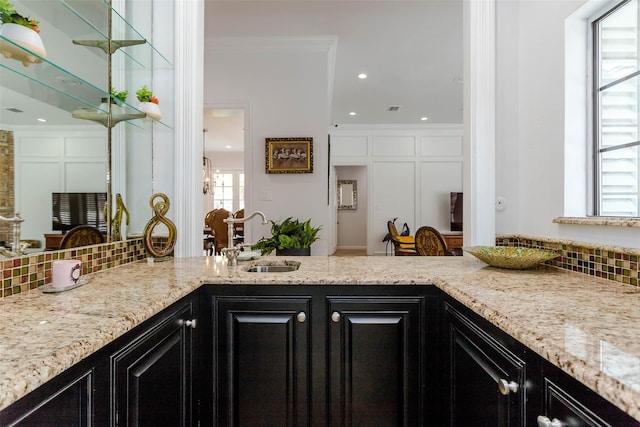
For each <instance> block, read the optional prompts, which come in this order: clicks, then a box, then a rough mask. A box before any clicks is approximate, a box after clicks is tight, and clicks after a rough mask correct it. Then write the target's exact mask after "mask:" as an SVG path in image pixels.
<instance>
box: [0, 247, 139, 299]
mask: <svg viewBox="0 0 640 427" xmlns="http://www.w3.org/2000/svg"><path fill="white" fill-rule="evenodd" d="M146 256H147V255H146V250H145V247H144V244H143V241H142V238H139V239H132V240H126V241H120V242H113V243H104V244H101V245H93V246H84V247H81V248H74V249H64V250H59V251H48V252H38V253H34V254H33V255H26V256H23V257H19V258H8V259H0V266H1V267H2V268H1V269H0V271H1V272H2V287H1V288H0V298H3V297H7V296H10V295H13V294H16V293H20V292H26V291H28V290H31V289H36V288H38V287H39V286H42V285H45V284H48V283H50V282H51V268H52V263H53V261H56V260H61V259H79V260H80V261H81V262H82V274H83V275H84V274H90V273H95V272H98V271H102V270H106V269H108V268H112V267H117V266H119V265H123V264H128V263H130V262H135V261H139V260H142V259H145V258H146Z"/></svg>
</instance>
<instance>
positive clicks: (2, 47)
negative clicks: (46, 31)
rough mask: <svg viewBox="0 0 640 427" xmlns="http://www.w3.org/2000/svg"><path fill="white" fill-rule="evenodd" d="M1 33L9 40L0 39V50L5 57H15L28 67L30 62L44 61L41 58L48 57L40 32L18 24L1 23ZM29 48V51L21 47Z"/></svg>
mask: <svg viewBox="0 0 640 427" xmlns="http://www.w3.org/2000/svg"><path fill="white" fill-rule="evenodd" d="M0 35H1V36H2V37H4V38H5V39H7V40H11V41H7V40H2V39H0V52H1V53H2V55H4V57H5V58H11V59H15V60H16V61H19V62H22V65H24V66H25V67H28V66H29V65H30V64H36V63H40V62H42V59H41V58H46V57H47V52H46V51H45V49H44V44H43V43H42V39H41V38H40V34H38V33H36V32H35V31H33V30H32V29H31V28H27V27H25V26H23V25H18V24H13V23H10V24H2V25H0ZM16 45H18V46H20V47H22V48H24V49H27V51H25V50H23V49H21V48H20V47H18V46H16Z"/></svg>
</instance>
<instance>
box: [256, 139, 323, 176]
mask: <svg viewBox="0 0 640 427" xmlns="http://www.w3.org/2000/svg"><path fill="white" fill-rule="evenodd" d="M265 168H266V172H267V173H313V138H266V144H265Z"/></svg>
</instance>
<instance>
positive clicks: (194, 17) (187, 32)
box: [172, 0, 204, 257]
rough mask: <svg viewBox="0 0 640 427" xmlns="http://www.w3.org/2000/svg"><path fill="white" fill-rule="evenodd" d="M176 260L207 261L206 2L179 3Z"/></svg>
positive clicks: (177, 12)
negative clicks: (204, 190) (204, 175)
mask: <svg viewBox="0 0 640 427" xmlns="http://www.w3.org/2000/svg"><path fill="white" fill-rule="evenodd" d="M175 19H176V20H175V87H174V90H175V96H174V99H175V114H176V115H175V125H174V133H175V140H174V142H175V145H174V153H175V160H174V165H175V173H174V181H175V200H172V208H173V207H175V218H176V228H177V229H178V241H177V243H176V248H175V256H176V257H190V256H197V255H202V237H203V236H202V229H203V224H204V218H203V217H202V215H201V214H200V213H201V212H202V190H201V188H202V182H200V180H201V179H202V170H201V169H200V165H201V164H202V126H203V125H202V109H203V95H202V92H203V74H204V0H177V1H176V2H175Z"/></svg>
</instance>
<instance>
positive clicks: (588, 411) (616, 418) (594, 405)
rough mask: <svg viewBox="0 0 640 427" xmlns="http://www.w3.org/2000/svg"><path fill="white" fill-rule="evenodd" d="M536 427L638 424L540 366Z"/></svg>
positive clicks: (561, 374) (556, 371)
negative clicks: (540, 385)
mask: <svg viewBox="0 0 640 427" xmlns="http://www.w3.org/2000/svg"><path fill="white" fill-rule="evenodd" d="M542 371H543V377H542V388H543V396H542V409H541V410H540V412H539V415H538V416H537V417H536V422H537V425H538V426H539V427H565V426H571V427H613V426H624V427H634V426H635V427H638V426H640V422H638V421H636V420H634V419H633V418H631V417H629V416H628V415H627V414H626V413H624V412H623V411H621V410H619V409H618V408H616V407H615V406H614V405H612V404H611V403H609V402H607V401H606V400H604V399H603V398H602V397H600V396H599V395H598V394H596V393H594V392H593V391H591V390H590V389H588V388H587V387H585V386H584V385H582V384H580V383H579V382H578V381H576V380H575V379H573V378H571V377H570V376H569V375H567V374H566V373H564V372H562V371H561V370H560V369H558V368H557V367H555V366H553V365H551V364H550V363H549V362H546V361H545V362H544V364H543V368H542Z"/></svg>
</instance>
